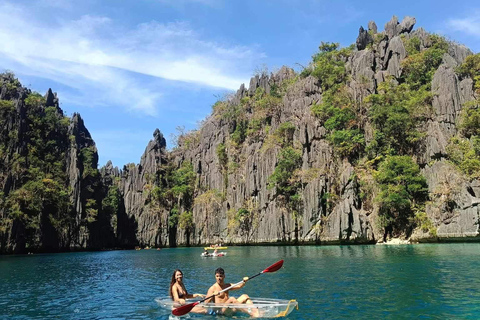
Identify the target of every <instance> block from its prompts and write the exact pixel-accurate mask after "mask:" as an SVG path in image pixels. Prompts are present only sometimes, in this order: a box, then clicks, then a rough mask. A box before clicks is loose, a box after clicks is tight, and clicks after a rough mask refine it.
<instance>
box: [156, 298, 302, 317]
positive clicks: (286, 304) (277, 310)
mask: <svg viewBox="0 0 480 320" xmlns="http://www.w3.org/2000/svg"><path fill="white" fill-rule="evenodd" d="M251 299H252V302H253V304H233V303H200V304H198V305H196V306H195V308H193V309H192V311H191V312H190V313H189V315H190V316H194V315H198V314H200V315H203V316H205V315H221V316H224V317H229V318H234V319H235V318H280V317H286V316H288V315H289V314H290V313H291V312H292V311H293V310H294V309H295V308H296V309H298V302H297V301H296V300H283V299H268V298H251ZM155 301H156V302H157V303H158V304H159V305H160V307H162V308H163V309H165V310H168V311H170V312H171V311H172V310H173V309H175V308H178V307H180V306H181V305H180V304H179V303H177V302H173V301H172V299H171V298H170V297H160V298H156V299H155ZM195 301H198V299H188V300H187V302H186V303H187V304H189V303H193V302H195Z"/></svg>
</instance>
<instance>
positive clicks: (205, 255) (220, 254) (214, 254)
mask: <svg viewBox="0 0 480 320" xmlns="http://www.w3.org/2000/svg"><path fill="white" fill-rule="evenodd" d="M226 255H227V253H226V252H217V253H215V252H212V253H208V252H202V254H201V256H202V257H223V256H226Z"/></svg>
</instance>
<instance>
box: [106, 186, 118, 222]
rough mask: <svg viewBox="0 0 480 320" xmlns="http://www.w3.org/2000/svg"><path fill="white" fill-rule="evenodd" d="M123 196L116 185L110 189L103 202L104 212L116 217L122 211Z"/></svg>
mask: <svg viewBox="0 0 480 320" xmlns="http://www.w3.org/2000/svg"><path fill="white" fill-rule="evenodd" d="M121 199H122V195H121V194H120V190H119V189H118V187H117V186H116V185H111V186H109V187H108V192H107V196H106V197H105V198H104V199H103V200H102V208H103V210H104V211H105V212H106V213H107V214H108V215H110V216H112V215H116V214H117V213H118V212H119V209H120V202H121Z"/></svg>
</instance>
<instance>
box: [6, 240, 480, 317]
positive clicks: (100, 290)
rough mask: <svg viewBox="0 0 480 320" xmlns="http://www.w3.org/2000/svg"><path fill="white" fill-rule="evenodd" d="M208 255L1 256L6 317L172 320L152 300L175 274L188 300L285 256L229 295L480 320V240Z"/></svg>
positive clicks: (366, 312)
mask: <svg viewBox="0 0 480 320" xmlns="http://www.w3.org/2000/svg"><path fill="white" fill-rule="evenodd" d="M202 251H203V250H202V248H176V249H162V250H154V249H151V250H140V251H135V250H131V251H106V252H81V253H59V254H34V255H16V256H15V255H14V256H0V318H1V319H169V317H170V316H169V313H168V312H166V311H165V310H163V309H161V308H160V307H159V306H158V305H157V304H156V302H155V300H154V299H155V298H156V297H159V296H165V295H166V294H167V293H168V286H169V283H170V279H171V276H172V273H173V271H174V269H177V268H179V269H181V270H182V271H183V273H184V282H185V284H186V288H187V290H188V292H189V293H206V292H207V290H208V288H209V287H210V286H211V285H212V284H213V283H214V282H215V276H214V272H215V269H216V268H218V267H222V268H224V269H225V272H226V282H233V283H234V282H238V281H241V280H242V278H243V277H244V276H252V275H255V274H257V273H258V272H260V271H262V270H263V269H265V268H266V267H268V266H270V265H272V264H273V263H275V262H277V261H278V260H280V259H284V260H285V262H284V266H283V268H282V269H280V270H278V271H277V272H275V273H265V274H262V275H261V276H259V277H257V278H255V279H252V280H251V281H249V282H247V284H246V285H245V287H244V288H242V289H240V290H237V291H232V292H231V295H232V296H239V295H240V294H243V293H246V294H248V295H250V296H251V297H263V298H279V299H296V300H297V301H298V303H299V310H295V311H293V312H292V313H291V315H290V316H289V319H480V244H478V243H456V244H421V245H397V246H389V245H367V246H278V247H277V246H260V247H229V248H228V250H226V252H227V255H226V256H225V257H217V258H204V257H201V256H200V255H201V253H202ZM190 318H192V317H190ZM193 318H195V319H196V318H198V317H193ZM204 318H207V319H218V318H219V317H217V318H215V317H212V316H204Z"/></svg>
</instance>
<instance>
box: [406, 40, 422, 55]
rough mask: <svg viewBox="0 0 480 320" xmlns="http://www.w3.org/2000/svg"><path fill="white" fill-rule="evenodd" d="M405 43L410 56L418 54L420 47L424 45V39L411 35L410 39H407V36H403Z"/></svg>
mask: <svg viewBox="0 0 480 320" xmlns="http://www.w3.org/2000/svg"><path fill="white" fill-rule="evenodd" d="M402 40H403V44H404V45H405V49H406V50H407V54H408V55H409V56H411V55H414V54H417V53H419V52H420V48H421V45H422V41H421V40H420V38H418V37H416V36H415V37H411V38H410V39H406V37H405V36H403V37H402Z"/></svg>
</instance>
